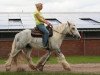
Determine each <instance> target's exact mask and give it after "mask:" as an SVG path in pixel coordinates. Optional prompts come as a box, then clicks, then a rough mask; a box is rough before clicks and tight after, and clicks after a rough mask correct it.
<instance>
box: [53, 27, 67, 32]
mask: <svg viewBox="0 0 100 75" xmlns="http://www.w3.org/2000/svg"><path fill="white" fill-rule="evenodd" d="M64 29H65V25H58V26H56V27H55V28H54V30H55V31H57V32H59V33H63V31H64Z"/></svg>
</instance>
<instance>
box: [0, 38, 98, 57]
mask: <svg viewBox="0 0 100 75" xmlns="http://www.w3.org/2000/svg"><path fill="white" fill-rule="evenodd" d="M11 45H12V40H5V41H4V40H3V41H2V40H1V41H0V57H8V55H9V53H10V50H11ZM61 50H62V52H63V53H64V55H66V56H67V55H100V40H99V39H97V40H95V39H85V40H84V39H81V40H64V41H63V43H62V46H61ZM45 53H46V51H42V50H33V52H32V56H41V55H43V54H45Z"/></svg>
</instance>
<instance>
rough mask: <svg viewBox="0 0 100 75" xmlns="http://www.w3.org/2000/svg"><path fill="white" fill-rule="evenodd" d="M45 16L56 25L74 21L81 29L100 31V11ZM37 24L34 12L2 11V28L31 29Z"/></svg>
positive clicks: (0, 15) (0, 17) (0, 21)
mask: <svg viewBox="0 0 100 75" xmlns="http://www.w3.org/2000/svg"><path fill="white" fill-rule="evenodd" d="M43 16H44V17H45V18H46V19H48V20H49V21H50V22H52V23H53V24H54V25H57V23H60V22H62V23H65V22H67V21H72V22H73V23H75V25H76V27H77V28H78V29H79V30H81V31H85V30H86V31H87V30H97V31H98V30H99V31H100V12H68V13H43ZM35 25H36V24H35V21H34V17H33V13H21V12H20V13H18V12H13V13H0V30H15V29H16V30H18V29H31V28H34V27H35Z"/></svg>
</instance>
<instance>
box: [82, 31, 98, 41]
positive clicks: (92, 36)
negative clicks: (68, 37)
mask: <svg viewBox="0 0 100 75" xmlns="http://www.w3.org/2000/svg"><path fill="white" fill-rule="evenodd" d="M84 38H85V39H100V31H94V32H93V31H91V32H84Z"/></svg>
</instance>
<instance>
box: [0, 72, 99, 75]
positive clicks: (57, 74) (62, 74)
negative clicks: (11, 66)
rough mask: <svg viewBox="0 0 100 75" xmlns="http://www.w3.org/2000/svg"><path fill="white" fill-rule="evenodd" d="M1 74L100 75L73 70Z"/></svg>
mask: <svg viewBox="0 0 100 75" xmlns="http://www.w3.org/2000/svg"><path fill="white" fill-rule="evenodd" d="M0 75H100V74H93V73H71V72H0Z"/></svg>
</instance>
